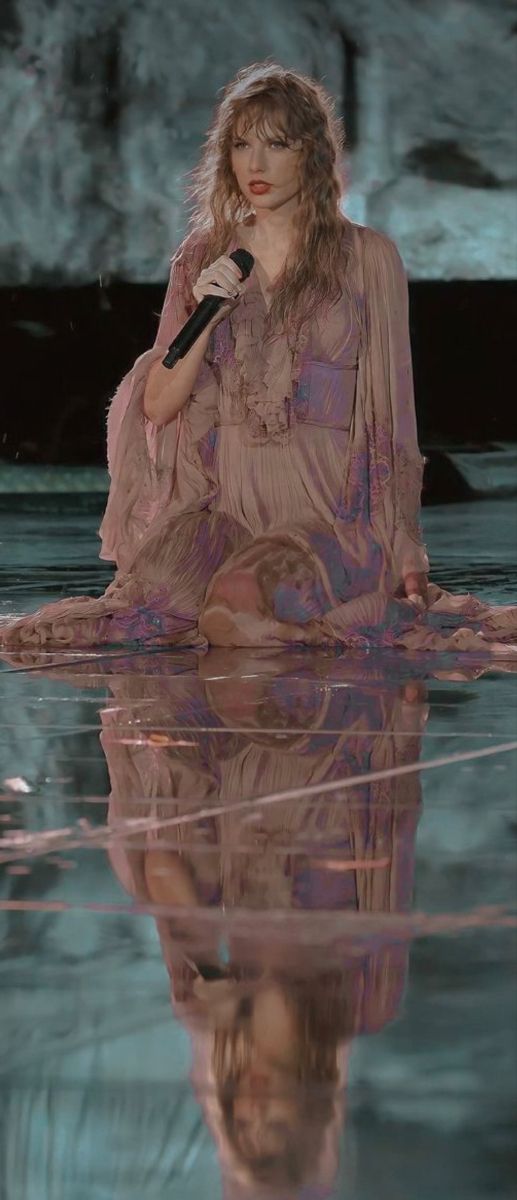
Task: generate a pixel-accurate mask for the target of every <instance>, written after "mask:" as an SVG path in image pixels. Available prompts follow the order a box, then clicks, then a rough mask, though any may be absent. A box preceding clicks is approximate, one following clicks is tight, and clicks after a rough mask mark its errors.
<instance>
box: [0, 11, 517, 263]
mask: <svg viewBox="0 0 517 1200" xmlns="http://www.w3.org/2000/svg"><path fill="white" fill-rule="evenodd" d="M516 46H517V19H516V12H515V7H514V3H513V0H490V4H489V5H488V4H486V3H483V0H419V2H418V3H414V0H325V2H322V0H284V3H283V4H282V5H280V6H279V5H278V4H277V3H276V0H262V3H261V4H260V6H258V5H256V4H255V3H254V0H241V3H240V4H239V6H238V20H236V12H235V6H234V5H233V4H230V3H228V4H224V3H221V4H219V5H217V6H216V7H215V8H211V7H210V6H208V5H207V4H206V3H205V0H190V2H189V4H188V5H184V6H183V5H179V4H173V5H164V4H163V3H162V2H161V0H146V3H145V5H143V4H140V3H136V2H130V3H125V2H124V0H111V2H110V4H109V5H108V6H105V5H103V4H102V3H101V0H90V3H89V4H88V5H83V4H79V3H78V0H56V2H55V3H53V4H52V5H42V4H41V3H39V2H38V0H9V2H7V0H6V3H5V4H4V6H3V9H2V13H1V15H0V106H1V121H2V128H3V129H4V130H5V129H8V130H9V136H8V137H7V138H4V139H3V144H2V151H1V172H0V188H1V200H0V246H1V262H2V266H1V270H0V280H1V282H2V284H3V285H4V286H16V285H18V284H24V283H32V284H38V283H43V284H45V283H50V284H54V285H60V284H70V283H72V284H80V283H85V282H90V281H92V280H95V279H96V277H98V278H99V279H100V282H101V284H102V282H103V281H105V282H108V281H109V279H110V278H113V277H114V276H117V277H121V278H123V279H127V280H131V281H135V282H151V281H160V280H162V279H163V278H164V277H165V276H166V273H167V264H168V259H169V257H170V254H171V252H172V250H173V249H174V247H175V246H176V245H177V243H178V242H179V240H180V239H181V237H182V235H183V232H184V229H185V225H186V219H187V213H186V210H185V205H184V199H185V184H186V182H187V180H186V175H187V173H188V172H189V170H190V169H191V168H192V167H193V166H194V164H195V162H196V160H197V158H198V155H199V152H200V149H201V145H202V141H203V137H204V134H205V131H206V129H207V126H208V124H209V122H210V119H211V115H212V112H213V109H214V105H215V103H216V102H217V99H218V96H219V94H220V89H221V88H222V87H223V86H224V84H225V83H226V82H227V81H228V80H229V79H230V78H231V77H232V76H233V75H234V73H235V71H236V70H237V69H238V68H240V67H242V66H243V65H245V64H247V63H251V62H255V61H261V60H263V59H265V58H267V57H271V58H272V59H275V60H277V61H279V62H280V63H282V64H283V65H285V66H291V67H293V68H296V69H300V70H302V71H304V72H306V73H308V74H310V75H314V76H315V77H316V78H318V79H320V80H321V81H322V82H323V83H324V84H325V86H326V87H327V88H328V89H329V91H330V92H331V93H332V94H333V96H334V97H335V98H336V102H337V110H338V113H340V114H342V115H343V116H344V119H345V124H346V129H347V135H348V144H349V149H348V154H349V173H350V189H349V192H348V195H347V196H346V197H345V199H344V208H345V211H347V212H348V213H349V215H350V216H351V217H352V218H353V219H354V220H358V221H361V222H364V223H366V224H372V225H374V226H375V227H377V228H380V229H384V230H385V231H386V232H388V233H389V234H390V235H391V236H392V237H394V239H395V240H396V242H397V244H398V246H399V248H400V250H401V253H402V255H403V258H404V261H405V264H406V266H407V269H408V272H409V274H410V276H411V277H412V278H415V279H426V278H433V279H450V278H468V279H480V278H500V279H503V278H509V277H510V278H514V277H515V276H516V275H517V187H516V183H517V167H516V162H517V155H516V130H517V120H516V117H517V88H516V84H515V78H516V77H517V73H514V68H515V65H516V62H515V60H516Z"/></svg>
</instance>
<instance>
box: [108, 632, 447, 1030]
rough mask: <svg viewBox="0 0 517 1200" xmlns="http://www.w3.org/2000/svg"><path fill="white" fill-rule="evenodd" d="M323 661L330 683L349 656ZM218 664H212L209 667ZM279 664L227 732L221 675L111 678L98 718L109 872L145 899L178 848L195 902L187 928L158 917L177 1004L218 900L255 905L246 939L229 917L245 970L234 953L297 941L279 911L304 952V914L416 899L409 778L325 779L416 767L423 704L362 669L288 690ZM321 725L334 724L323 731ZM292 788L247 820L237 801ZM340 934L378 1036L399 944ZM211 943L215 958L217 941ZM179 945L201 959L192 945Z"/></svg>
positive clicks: (323, 952)
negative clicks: (333, 788)
mask: <svg viewBox="0 0 517 1200" xmlns="http://www.w3.org/2000/svg"><path fill="white" fill-rule="evenodd" d="M211 653H212V652H210V653H209V655H208V656H207V659H202V660H201V662H200V668H201V663H203V665H204V664H207V663H208V662H209V661H210V657H211ZM237 653H238V652H237V651H234V652H233V654H237ZM328 666H329V667H330V674H331V675H332V679H331V681H330V682H331V683H332V681H334V682H335V683H336V684H339V683H340V682H341V684H343V682H345V681H347V680H348V678H349V674H347V669H346V664H345V663H344V662H338V661H336V662H335V663H333V664H332V663H329V664H328ZM220 667H221V662H220V659H219V660H218V663H217V667H216V669H217V671H219V669H220ZM277 670H278V672H279V673H278V676H277V677H276V678H275V677H274V676H273V677H270V678H269V679H265V681H264V687H263V690H262V691H261V694H260V696H259V698H258V700H257V703H256V704H254V705H246V706H245V711H246V716H245V723H246V732H244V730H243V732H242V733H239V732H238V731H236V730H235V726H234V722H233V721H232V725H233V726H234V728H233V731H232V732H230V731H229V730H227V729H226V728H225V721H224V719H222V715H221V712H220V711H218V697H219V691H218V683H217V681H216V682H215V683H214V682H213V681H211V680H210V679H209V678H207V679H206V680H205V683H204V684H203V682H202V680H201V679H199V678H198V677H197V676H196V675H195V674H192V675H190V674H185V673H184V672H182V673H181V675H180V676H178V675H172V676H171V675H169V674H164V675H163V676H159V675H155V676H154V677H149V676H145V677H141V676H140V677H139V676H135V675H133V676H130V675H127V676H123V677H122V676H119V677H118V678H113V679H110V680H109V686H110V690H111V692H112V694H113V697H114V699H115V701H116V703H115V704H110V705H109V706H108V708H107V709H106V710H105V711H104V712H103V713H102V724H103V732H102V734H101V740H102V746H103V750H104V753H105V755H106V759H107V764H108V769H109V774H110V780H111V796H110V824H111V827H112V831H113V834H114V835H116V837H115V841H114V843H113V846H112V848H111V850H110V857H111V861H112V865H113V867H114V869H115V870H116V872H117V874H118V876H119V878H120V880H121V882H122V883H123V885H124V886H125V887H126V888H127V890H128V891H129V892H131V893H132V894H133V895H135V896H136V897H137V898H138V899H139V900H141V901H142V900H145V899H146V885H145V881H144V870H143V857H144V853H152V851H153V849H160V850H168V851H171V852H173V853H174V852H178V851H179V852H180V854H181V855H182V861H183V862H184V863H186V864H188V869H189V870H190V871H191V872H192V879H193V881H194V884H195V887H196V891H197V894H198V898H199V900H198V904H199V907H197V908H196V910H192V911H193V917H192V922H191V932H190V935H189V919H188V917H187V916H185V917H184V918H182V920H181V923H180V929H179V931H176V936H175V933H174V928H175V925H177V918H175V919H174V920H173V921H172V922H171V923H169V922H168V921H166V920H159V921H158V927H159V930H160V936H161V940H162V947H163V950H164V954H165V958H166V961H167V966H168V968H169V970H170V973H171V976H172V979H173V982H174V992H175V997H176V1000H178V999H183V1000H186V998H187V995H188V986H187V990H186V991H185V987H186V981H185V971H184V970H183V969H182V967H181V963H182V961H183V958H182V956H183V951H184V950H185V948H186V947H188V946H189V936H190V939H191V944H194V942H195V940H196V939H199V938H201V941H202V942H203V944H204V946H205V952H206V946H207V945H209V943H210V939H212V941H213V942H214V944H216V943H218V941H219V935H218V934H214V933H212V934H211V933H210V930H211V929H213V925H212V923H211V922H208V923H207V928H206V929H204V918H203V909H204V911H205V914H206V910H207V909H208V908H211V909H213V908H216V909H221V910H222V912H223V913H225V914H226V915H225V917H224V920H228V918H229V917H230V916H231V913H232V911H233V910H235V909H237V910H239V911H240V912H241V913H242V912H243V911H247V912H249V914H250V917H249V923H248V924H247V925H246V928H245V931H244V932H243V930H242V928H241V929H240V931H237V933H232V932H231V930H232V926H229V930H230V931H229V933H228V939H227V940H228V944H229V947H230V954H231V957H232V960H233V961H236V962H237V963H238V962H239V960H241V959H242V956H244V959H246V958H248V960H249V955H250V953H251V954H252V956H253V957H256V958H260V956H261V953H262V954H263V952H264V948H265V947H268V945H269V944H270V942H271V940H272V939H274V938H275V936H276V937H278V938H279V939H280V943H281V945H282V946H283V947H284V949H283V957H284V959H285V955H286V953H287V952H288V946H289V945H291V947H293V946H295V945H296V939H297V933H296V930H295V929H294V928H293V927H292V926H291V927H290V930H289V932H288V933H287V935H286V933H285V930H284V927H283V925H282V923H280V924H279V923H278V920H277V919H276V918H277V914H278V912H279V911H281V912H283V913H285V914H287V915H288V914H291V915H294V912H295V911H297V912H299V913H300V918H302V914H303V921H302V920H301V922H300V925H299V926H298V930H299V931H300V930H301V929H302V928H303V929H304V934H303V938H302V941H301V943H300V947H302V945H303V946H304V947H305V948H304V949H300V953H301V955H302V958H303V955H304V954H305V955H306V954H307V953H308V946H309V941H308V933H307V913H308V910H312V912H313V914H314V916H315V914H316V913H317V912H321V913H322V914H324V913H327V914H328V913H329V912H330V911H334V912H349V913H350V914H354V916H355V914H356V913H362V914H366V913H369V914H372V915H373V914H375V913H377V914H386V913H391V914H396V913H398V914H401V913H404V912H407V911H408V910H409V909H410V907H411V902H412V887H413V855H414V838H415V832H416V826H417V822H418V818H419V812H420V781H419V775H418V772H414V773H413V772H411V773H409V774H405V775H400V776H394V777H388V778H386V779H381V780H376V781H372V782H365V783H364V784H358V785H354V787H353V788H350V789H347V790H343V791H340V792H336V793H333V792H330V793H325V792H320V791H319V790H318V788H319V785H320V784H324V783H325V782H326V781H329V780H332V779H347V778H350V777H352V776H356V775H359V774H364V773H368V772H369V771H382V770H384V769H388V770H389V769H390V768H393V767H396V766H403V765H404V764H405V763H408V762H415V761H418V758H419V755H420V741H421V737H420V735H421V728H422V721H423V720H425V716H426V709H425V706H422V705H421V704H417V705H407V704H406V703H405V702H404V701H403V700H401V697H400V696H399V695H398V689H397V688H392V689H390V688H388V687H387V686H386V684H385V683H376V682H375V679H371V680H369V678H368V673H365V686H364V687H363V686H362V685H361V683H358V684H357V685H356V686H355V685H354V686H351V687H348V686H347V687H345V686H341V687H339V686H336V687H334V688H333V687H332V686H331V687H330V688H326V689H323V688H321V687H319V686H318V681H317V678H313V677H311V675H308V677H307V685H306V687H305V688H302V689H301V690H300V687H299V686H298V687H296V686H293V678H292V676H291V673H290V672H284V671H282V664H281V661H280V660H279V661H278V668H277ZM302 672H303V668H300V667H299V666H298V667H297V668H296V670H295V672H294V679H295V683H298V685H299V684H300V678H301V675H302ZM209 674H211V672H209ZM328 675H329V672H328V671H327V674H326V677H327V678H328ZM355 679H357V676H355ZM297 727H298V728H299V732H298V733H294V734H293V733H292V732H291V733H289V734H286V735H285V737H284V736H283V737H282V738H279V737H278V736H272V735H271V733H270V732H267V730H271V728H278V729H279V730H282V729H290V730H291V731H292V730H293V729H296V728H297ZM155 729H156V730H160V729H161V730H165V729H167V730H170V731H171V732H170V739H169V740H170V743H171V744H170V745H169V746H167V745H165V744H162V745H160V742H159V735H158V736H157V735H156V734H154V733H153V730H155ZM207 729H209V730H210V731H211V732H205V730H207ZM121 730H122V736H121ZM175 730H177V731H178V732H174V731H175ZM189 730H190V731H191V732H190V733H189V732H188V731H189ZM325 730H328V731H331V730H333V731H335V730H340V731H341V732H340V734H339V735H336V736H330V737H329V735H328V733H327V734H326V733H325ZM133 735H134V736H133ZM162 740H163V741H165V742H166V741H167V736H166V735H165V737H164V738H163V739H162ZM182 742H183V745H181V743H182ZM177 743H179V745H178V744H177ZM311 786H312V787H315V788H316V791H315V793H314V794H311V795H309V796H307V795H304V794H303V789H304V788H307V787H311ZM291 788H297V789H300V794H299V795H296V796H294V797H293V798H292V799H286V800H285V801H281V802H280V803H276V804H274V805H271V806H266V807H265V808H264V809H263V810H262V811H261V810H260V803H257V805H256V806H255V808H254V811H253V814H252V819H251V820H250V812H249V811H247V810H244V811H242V810H241V807H240V804H239V801H240V800H242V799H243V798H247V797H251V796H260V795H265V794H268V793H272V792H276V791H283V790H284V789H285V790H287V789H291ZM220 806H223V807H225V808H226V809H227V811H226V812H225V813H224V814H222V815H218V814H217V810H218V809H219V807H220ZM210 808H212V809H214V810H216V811H215V815H214V816H213V817H211V816H210V815H205V816H204V817H203V818H202V819H195V820H189V815H192V814H193V812H196V811H198V810H200V809H203V810H207V811H208V813H209V810H210ZM135 818H136V819H142V818H144V819H146V820H147V821H149V822H150V823H151V824H152V826H153V828H152V830H151V832H150V833H149V834H147V835H146V834H145V832H143V833H142V832H138V833H136V834H135V835H134V837H133V836H132V832H131V826H130V825H128V824H127V822H128V820H129V821H131V820H132V819H135ZM182 818H184V819H185V824H183V823H181V819H182ZM175 821H176V822H178V823H174V822H175ZM185 912H186V910H185ZM257 918H258V920H257ZM270 918H271V922H270ZM222 919H223V918H222ZM200 930H201V931H202V932H201V934H200ZM275 930H276V933H275ZM178 932H179V936H178ZM171 934H172V936H171ZM312 936H313V940H314V945H313V946H312V950H311V955H312V960H313V962H314V963H316V962H317V961H318V959H320V960H321V961H320V968H321V964H322V963H323V964H325V963H328V954H329V946H328V944H327V943H328V940H329V939H328V933H326V931H325V920H324V919H322V921H321V924H318V929H317V932H315V933H314V934H313V935H312ZM340 940H341V939H340V938H337V939H336V931H335V929H334V931H333V933H332V935H331V939H330V941H331V945H332V954H333V955H336V954H337V956H338V959H339V960H340V961H341V968H342V969H344V962H345V961H346V962H347V967H346V970H347V972H348V976H349V984H350V991H351V993H353V994H354V995H355V1004H356V1005H357V1017H356V1031H357V1032H359V1031H361V1030H362V1031H365V1030H369V1031H370V1032H372V1031H373V1029H375V1028H378V1027H379V1026H381V1025H382V1024H384V1023H385V1021H387V1020H389V1019H391V1018H392V1017H393V1016H394V1015H395V1012H396V1009H397V1006H398V1003H399V1001H400V996H401V992H402V990H403V987H404V982H405V974H406V966H407V954H408V944H407V942H402V943H401V944H400V945H397V944H396V943H394V942H392V940H391V938H390V935H389V932H387V933H385V934H383V933H382V932H381V931H380V930H377V931H376V933H375V937H374V939H373V945H369V944H368V939H367V938H366V939H365V943H364V945H363V944H362V941H361V935H359V936H358V935H356V933H355V931H354V928H353V926H351V927H350V929H349V931H348V933H347V934H346V935H345V934H344V935H343V937H342V949H341V950H339V949H338V946H339V942H340ZM212 951H213V952H214V953H216V952H217V951H214V949H213V947H212ZM188 953H189V954H190V955H192V956H193V957H194V958H195V950H192V949H189V950H188ZM178 964H179V965H178ZM187 975H188V971H187Z"/></svg>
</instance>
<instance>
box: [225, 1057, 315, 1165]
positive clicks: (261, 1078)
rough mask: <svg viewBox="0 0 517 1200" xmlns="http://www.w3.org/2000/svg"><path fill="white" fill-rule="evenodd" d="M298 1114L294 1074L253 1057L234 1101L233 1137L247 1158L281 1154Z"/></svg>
mask: <svg viewBox="0 0 517 1200" xmlns="http://www.w3.org/2000/svg"><path fill="white" fill-rule="evenodd" d="M299 1118H300V1114H299V1104H298V1100H297V1082H296V1079H295V1077H293V1076H292V1075H290V1074H288V1073H287V1072H284V1071H282V1070H279V1069H278V1068H275V1067H272V1066H271V1065H269V1064H266V1063H265V1062H264V1063H260V1062H258V1061H255V1062H254V1063H252V1064H251V1066H250V1069H249V1070H248V1071H246V1072H244V1073H243V1075H242V1076H241V1078H240V1079H239V1083H238V1086H237V1089H236V1092H235V1098H234V1101H233V1130H234V1137H235V1141H236V1143H237V1145H238V1147H239V1150H240V1152H241V1154H242V1155H243V1157H244V1158H245V1159H246V1160H248V1161H249V1160H253V1159H255V1158H261V1157H262V1156H263V1155H264V1156H268V1155H273V1156H276V1155H282V1154H284V1153H285V1150H286V1146H287V1144H288V1143H289V1142H290V1141H291V1139H292V1136H293V1131H294V1130H295V1129H296V1127H297V1124H298V1121H299Z"/></svg>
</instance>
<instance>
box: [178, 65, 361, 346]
mask: <svg viewBox="0 0 517 1200" xmlns="http://www.w3.org/2000/svg"><path fill="white" fill-rule="evenodd" d="M334 110H335V103H334V100H333V99H332V97H331V96H330V95H329V93H327V92H326V91H325V89H324V88H323V87H322V86H321V84H319V83H317V82H316V81H315V80H314V79H311V78H309V77H308V76H306V75H303V74H301V73H300V72H298V71H291V70H287V69H286V68H285V67H282V66H280V65H279V64H278V63H276V62H271V61H269V60H266V61H264V62H259V63H252V64H251V65H250V66H248V67H243V68H242V69H241V70H240V71H238V73H237V75H236V76H235V78H234V79H233V80H231V81H230V83H228V84H227V85H226V87H225V88H224V89H223V95H222V99H221V101H220V103H219V105H218V107H217V109H216V112H215V116H214V119H213V122H212V124H211V126H210V128H209V130H208V134H207V137H206V141H205V143H204V148H203V153H202V157H201V160H200V162H199V164H198V165H197V166H196V167H195V168H194V170H192V171H191V172H189V173H188V176H187V179H190V181H191V182H190V184H187V187H186V193H187V197H188V199H189V200H190V203H191V205H192V208H193V211H192V213H191V216H190V220H189V230H188V236H187V239H186V242H188V246H189V248H190V249H191V250H192V249H193V250H194V254H193V255H191V263H192V271H194V270H195V272H196V273H195V278H197V275H198V274H199V272H200V271H201V270H202V269H203V268H204V267H205V266H208V264H209V263H210V262H214V261H215V259H216V258H218V257H219V256H220V255H221V254H224V253H225V252H226V249H227V246H228V243H229V242H230V240H231V238H232V236H233V231H234V227H235V225H236V224H237V222H242V221H244V220H245V219H246V218H247V217H249V216H250V215H252V213H253V211H254V210H253V208H252V206H251V205H250V204H249V202H248V201H247V200H246V198H245V197H244V196H243V195H242V193H241V192H240V190H239V187H238V184H237V180H236V178H235V175H234V172H233V168H232V163H231V148H232V140H233V137H234V134H235V130H236V127H237V125H238V123H239V125H240V122H241V120H242V121H243V123H244V130H243V131H242V132H244V131H246V130H248V129H249V128H250V127H251V126H254V127H255V128H256V129H257V132H259V133H264V132H265V129H266V127H267V126H269V128H273V129H274V131H275V136H277V135H278V136H280V137H282V138H284V139H285V140H286V141H287V142H288V144H290V143H291V142H294V143H296V142H298V141H301V143H302V147H301V149H302V153H301V161H300V180H301V184H300V194H299V204H300V210H299V216H298V214H297V220H296V231H295V234H294V239H293V242H292V245H291V250H290V253H289V255H288V258H287V260H286V263H285V265H284V269H283V271H282V273H281V275H280V277H279V280H278V281H277V284H276V286H275V288H274V291H273V299H272V303H271V308H270V312H269V320H268V324H267V329H268V330H269V331H270V330H271V329H272V328H276V326H277V324H278V323H279V324H281V325H282V326H285V325H286V324H287V321H288V320H289V325H291V324H294V325H298V326H299V325H300V324H302V323H303V321H304V320H310V318H311V317H312V316H313V314H314V312H315V311H316V309H317V308H318V307H319V306H320V304H328V305H329V306H331V305H332V304H333V303H335V302H336V301H337V300H338V299H339V298H340V296H341V295H342V292H343V286H344V279H343V276H344V273H345V274H346V265H347V262H348V260H349V257H350V251H351V238H350V236H348V237H347V232H348V234H350V230H351V222H350V220H349V218H347V217H346V216H345V214H344V213H343V212H342V210H341V199H342V196H343V193H344V192H345V191H346V189H347V183H348V175H347V167H346V164H345V141H346V138H345V132H344V126H343V122H342V120H341V118H338V117H337V116H336V115H335V111H334ZM196 251H199V253H196ZM195 278H192V283H194V282H195ZM288 315H289V316H288Z"/></svg>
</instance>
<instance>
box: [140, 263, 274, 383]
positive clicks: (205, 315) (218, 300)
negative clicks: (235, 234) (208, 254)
mask: <svg viewBox="0 0 517 1200" xmlns="http://www.w3.org/2000/svg"><path fill="white" fill-rule="evenodd" d="M230 258H232V259H233V261H234V263H237V266H238V268H239V270H240V273H241V279H247V278H248V275H249V273H250V271H251V268H252V266H253V264H254V262H255V259H254V257H253V255H252V254H250V253H249V251H248V250H234V251H233V254H230ZM227 303H228V297H227V296H203V299H202V300H201V301H200V303H199V304H198V306H197V308H195V309H194V312H193V313H192V315H191V316H190V317H189V319H188V321H185V324H184V325H183V327H182V328H181V329H180V331H179V333H177V334H176V337H175V338H174V339H173V341H172V342H171V344H170V346H169V349H168V351H167V354H166V355H165V358H164V359H163V360H162V366H164V367H173V366H174V364H175V363H176V362H177V361H178V359H179V358H183V356H184V354H186V353H187V351H188V350H190V347H191V346H193V345H194V342H195V341H196V339H197V338H198V337H199V335H200V333H202V332H203V329H206V326H207V325H208V324H209V322H210V321H211V320H212V317H213V316H215V313H216V312H217V310H218V309H219V308H220V307H221V304H227Z"/></svg>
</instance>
